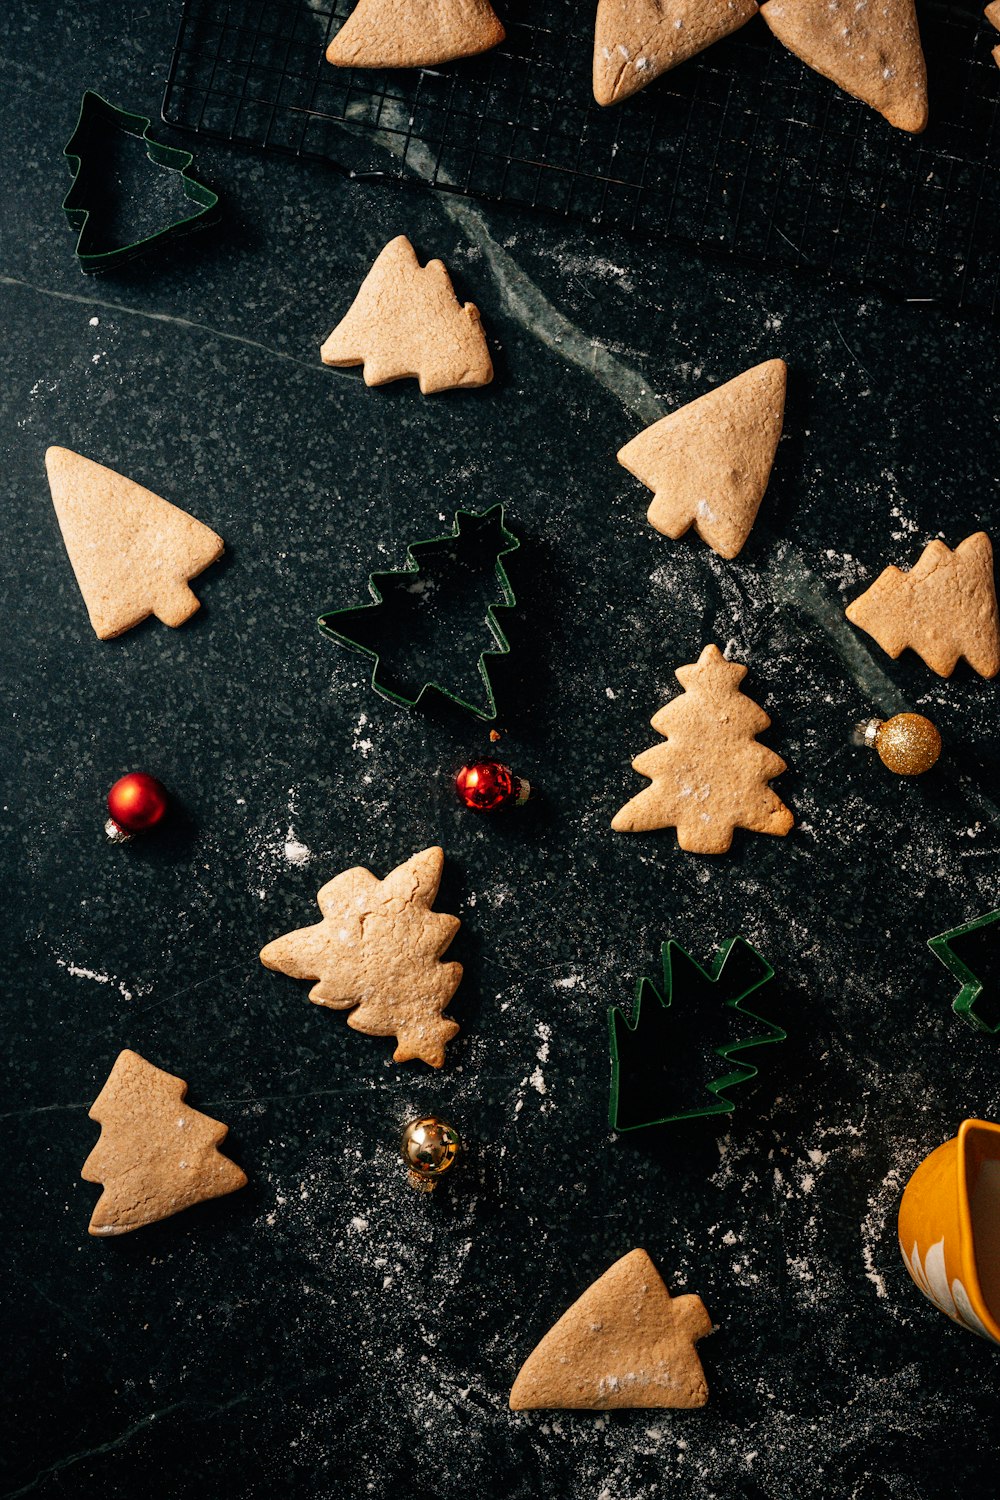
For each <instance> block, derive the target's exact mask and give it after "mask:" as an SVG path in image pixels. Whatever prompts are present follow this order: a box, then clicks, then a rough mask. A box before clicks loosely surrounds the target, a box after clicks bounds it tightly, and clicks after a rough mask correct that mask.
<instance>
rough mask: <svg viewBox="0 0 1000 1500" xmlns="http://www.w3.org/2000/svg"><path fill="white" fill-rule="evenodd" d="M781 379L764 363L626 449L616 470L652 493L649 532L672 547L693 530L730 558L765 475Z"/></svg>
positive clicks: (780, 406) (777, 423)
mask: <svg viewBox="0 0 1000 1500" xmlns="http://www.w3.org/2000/svg"><path fill="white" fill-rule="evenodd" d="M787 375H788V368H787V366H786V364H785V361H784V360H783V359H768V360H765V362H764V363H763V364H760V365H755V366H754V368H753V369H752V370H744V371H743V374H742V375H737V376H736V377H735V379H733V380H729V381H727V382H726V384H725V385H720V386H717V387H716V389H715V390H714V391H708V392H707V393H706V395H704V396H699V397H698V399H697V400H696V401H690V402H688V404H687V406H682V407H681V408H680V409H679V410H678V411H675V412H671V413H670V415H669V416H666V417H662V418H661V419H660V421H658V422H654V423H653V425H652V427H647V428H646V430H645V432H640V433H639V436H638V437H634V438H633V439H632V441H631V442H630V443H626V444H625V447H624V448H622V449H621V451H620V452H619V454H618V462H619V463H620V464H621V465H622V466H623V467H624V468H626V469H628V471H629V473H630V474H634V475H635V477H636V479H641V480H642V482H643V484H644V485H646V486H647V487H648V488H649V489H651V490H652V491H653V492H654V493H653V502H652V504H651V505H650V507H649V511H648V512H647V515H648V519H649V524H650V525H651V526H655V528H656V530H657V531H661V532H662V533H663V535H664V536H669V537H673V538H675V539H676V538H677V537H681V536H683V535H684V533H685V532H686V531H687V530H688V529H689V528H690V527H692V526H693V527H694V529H695V531H696V532H697V533H698V535H699V536H700V537H701V539H702V541H703V542H707V543H708V545H709V546H710V547H711V548H712V551H713V552H717V553H718V554H719V556H720V557H727V558H728V557H735V556H736V555H737V553H738V552H739V551H740V550H741V548H742V547H743V544H744V542H745V541H746V539H747V537H748V536H749V535H750V529H751V527H752V526H753V523H754V521H755V520H756V519H757V512H758V510H759V509H760V502H761V501H762V500H763V498H764V491H765V490H766V489H767V482H768V479H769V478H770V475H771V466H772V464H773V463H774V455H775V452H776V451H777V447H778V439H779V438H780V437H781V426H782V421H783V419H784V412H785V382H786V378H787Z"/></svg>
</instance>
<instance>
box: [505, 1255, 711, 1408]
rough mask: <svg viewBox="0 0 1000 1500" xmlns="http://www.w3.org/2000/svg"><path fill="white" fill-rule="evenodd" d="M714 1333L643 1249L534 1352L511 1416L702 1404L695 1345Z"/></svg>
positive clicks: (704, 1389)
mask: <svg viewBox="0 0 1000 1500" xmlns="http://www.w3.org/2000/svg"><path fill="white" fill-rule="evenodd" d="M711 1332H712V1320H711V1318H710V1317H709V1316H708V1313H707V1312H706V1310H705V1304H704V1303H703V1302H702V1300H701V1298H700V1297H692V1296H687V1297H671V1295H670V1293H669V1292H668V1291H667V1288H666V1287H665V1286H664V1284H663V1280H662V1278H661V1276H660V1274H659V1272H658V1271H657V1269H656V1267H655V1266H654V1265H653V1262H652V1261H651V1260H650V1258H649V1256H648V1255H647V1254H646V1252H645V1250H632V1251H630V1253H629V1254H628V1255H625V1256H623V1257H622V1259H621V1260H619V1261H616V1262H615V1264H614V1265H613V1266H611V1267H610V1268H609V1269H608V1270H607V1271H605V1273H604V1275H603V1276H600V1277H598V1279H597V1281H595V1282H594V1283H593V1284H592V1285H591V1286H590V1287H588V1288H587V1290H586V1291H585V1292H584V1294H583V1296H582V1297H580V1298H578V1299H577V1301H576V1302H574V1303H573V1305H572V1307H570V1308H568V1309H567V1311H566V1312H564V1313H563V1315H562V1317H561V1318H560V1319H559V1321H558V1323H556V1324H555V1325H554V1326H553V1327H552V1328H551V1329H550V1330H549V1332H548V1333H547V1334H546V1335H545V1337H544V1338H543V1339H542V1341H541V1343H540V1344H539V1345H538V1346H537V1347H536V1348H535V1349H534V1350H533V1351H532V1353H531V1354H529V1356H528V1358H527V1359H526V1360H525V1362H524V1364H523V1365H522V1366H521V1370H520V1373H519V1374H518V1377H517V1379H516V1380H515V1381H514V1387H513V1389H512V1391H511V1393H510V1406H511V1410H512V1411H529V1410H533V1409H535V1408H538V1407H547V1408H552V1409H556V1408H558V1409H563V1408H566V1409H569V1410H577V1411H610V1410H612V1409H614V1408H618V1407H681V1408H688V1409H690V1408H692V1407H697V1406H704V1405H705V1402H706V1401H707V1400H708V1386H707V1385H706V1384H705V1374H704V1371H703V1370H702V1367H701V1360H700V1359H699V1358H698V1353H697V1350H696V1349H695V1344H696V1342H697V1341H698V1339H701V1338H704V1337H705V1335H706V1334H709V1333H711Z"/></svg>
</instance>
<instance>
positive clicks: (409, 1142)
mask: <svg viewBox="0 0 1000 1500" xmlns="http://www.w3.org/2000/svg"><path fill="white" fill-rule="evenodd" d="M400 1146H401V1150H402V1153H403V1160H404V1161H405V1163H406V1166H407V1169H408V1176H409V1180H410V1184H411V1186H412V1187H415V1188H417V1190H418V1191H419V1192H421V1193H432V1192H433V1191H434V1189H435V1188H436V1187H437V1185H438V1183H439V1182H440V1180H441V1178H442V1177H443V1176H444V1174H445V1173H446V1172H447V1171H449V1170H450V1168H451V1167H452V1166H453V1165H454V1162H455V1158H456V1157H457V1156H458V1153H459V1151H460V1150H461V1149H462V1142H461V1140H460V1138H459V1134H458V1131H457V1130H456V1129H455V1127H454V1126H453V1125H449V1124H448V1122H447V1120H438V1119H435V1118H434V1116H433V1115H425V1116H423V1117H422V1118H421V1119H419V1120H411V1121H410V1123H409V1124H408V1125H407V1126H406V1127H405V1128H404V1130H403V1139H402V1141H401V1143H400Z"/></svg>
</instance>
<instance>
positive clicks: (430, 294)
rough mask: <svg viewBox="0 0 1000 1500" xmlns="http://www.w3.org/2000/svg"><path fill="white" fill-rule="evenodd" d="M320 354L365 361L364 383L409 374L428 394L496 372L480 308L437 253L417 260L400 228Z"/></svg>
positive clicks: (337, 361)
mask: <svg viewBox="0 0 1000 1500" xmlns="http://www.w3.org/2000/svg"><path fill="white" fill-rule="evenodd" d="M320 354H321V356H322V360H323V363H324V364H325V365H337V366H344V365H364V367H365V368H364V375H365V384H366V385H385V384H386V383H387V382H388V381H390V380H404V379H406V378H407V376H414V377H415V378H416V379H417V380H419V381H420V389H421V391H422V392H423V393H424V395H425V396H426V395H429V394H430V393H431V392H432V391H446V390H450V389H453V388H454V387H456V386H478V385H489V383H490V381H491V380H492V379H493V363H492V361H491V359H490V351H489V349H488V348H487V347H486V339H485V337H484V335H483V328H482V324H481V323H480V321H479V309H478V308H477V307H476V306H475V304H474V303H472V302H466V303H465V304H464V306H463V304H462V303H460V302H459V301H458V298H457V297H456V296H455V292H454V288H453V287H452V284H451V277H450V276H449V275H448V272H447V270H446V269H445V266H444V264H443V262H442V261H439V260H429V261H428V262H427V264H426V266H423V267H422V266H421V264H420V262H419V260H418V259H417V257H416V254H415V252H414V249H413V246H412V245H411V244H410V242H409V240H408V239H407V238H406V236H405V234H400V235H397V237H396V238H395V239H394V240H390V241H389V243H388V245H386V247H385V249H384V250H383V251H381V253H380V254H379V256H378V259H377V260H376V261H375V264H374V265H373V266H372V268H371V270H370V271H369V272H368V275H367V276H366V277H365V279H364V281H363V282H362V283H361V289H360V291H359V292H358V295H357V296H356V297H355V299H354V301H353V303H352V304H351V306H350V308H349V310H348V312H347V315H346V316H345V317H344V318H342V319H341V321H340V322H339V323H338V324H337V326H336V328H335V329H334V330H333V332H332V333H331V334H330V337H329V338H328V339H327V341H326V343H325V344H324V345H323V347H322V349H321V350H320Z"/></svg>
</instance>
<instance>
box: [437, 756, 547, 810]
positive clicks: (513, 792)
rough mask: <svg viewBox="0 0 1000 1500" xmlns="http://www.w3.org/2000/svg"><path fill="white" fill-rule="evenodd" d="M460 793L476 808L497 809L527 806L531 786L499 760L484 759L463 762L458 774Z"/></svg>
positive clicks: (456, 779)
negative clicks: (468, 764)
mask: <svg viewBox="0 0 1000 1500" xmlns="http://www.w3.org/2000/svg"><path fill="white" fill-rule="evenodd" d="M455 786H456V787H457V789H458V795H459V797H460V798H461V800H462V802H463V803H464V804H465V806H466V807H470V808H471V809H472V811H473V812H495V811H496V809H497V808H498V807H523V806H524V804H525V803H526V802H527V800H528V798H529V796H530V795H531V786H530V784H529V783H528V782H527V781H525V779H524V777H523V776H515V775H514V773H513V772H512V771H510V770H508V768H507V767H506V766H502V765H501V764H500V762H499V761H498V760H480V761H477V762H476V763H475V765H471V766H463V767H462V769H461V770H460V771H459V773H458V775H457V776H456V777H455Z"/></svg>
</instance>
